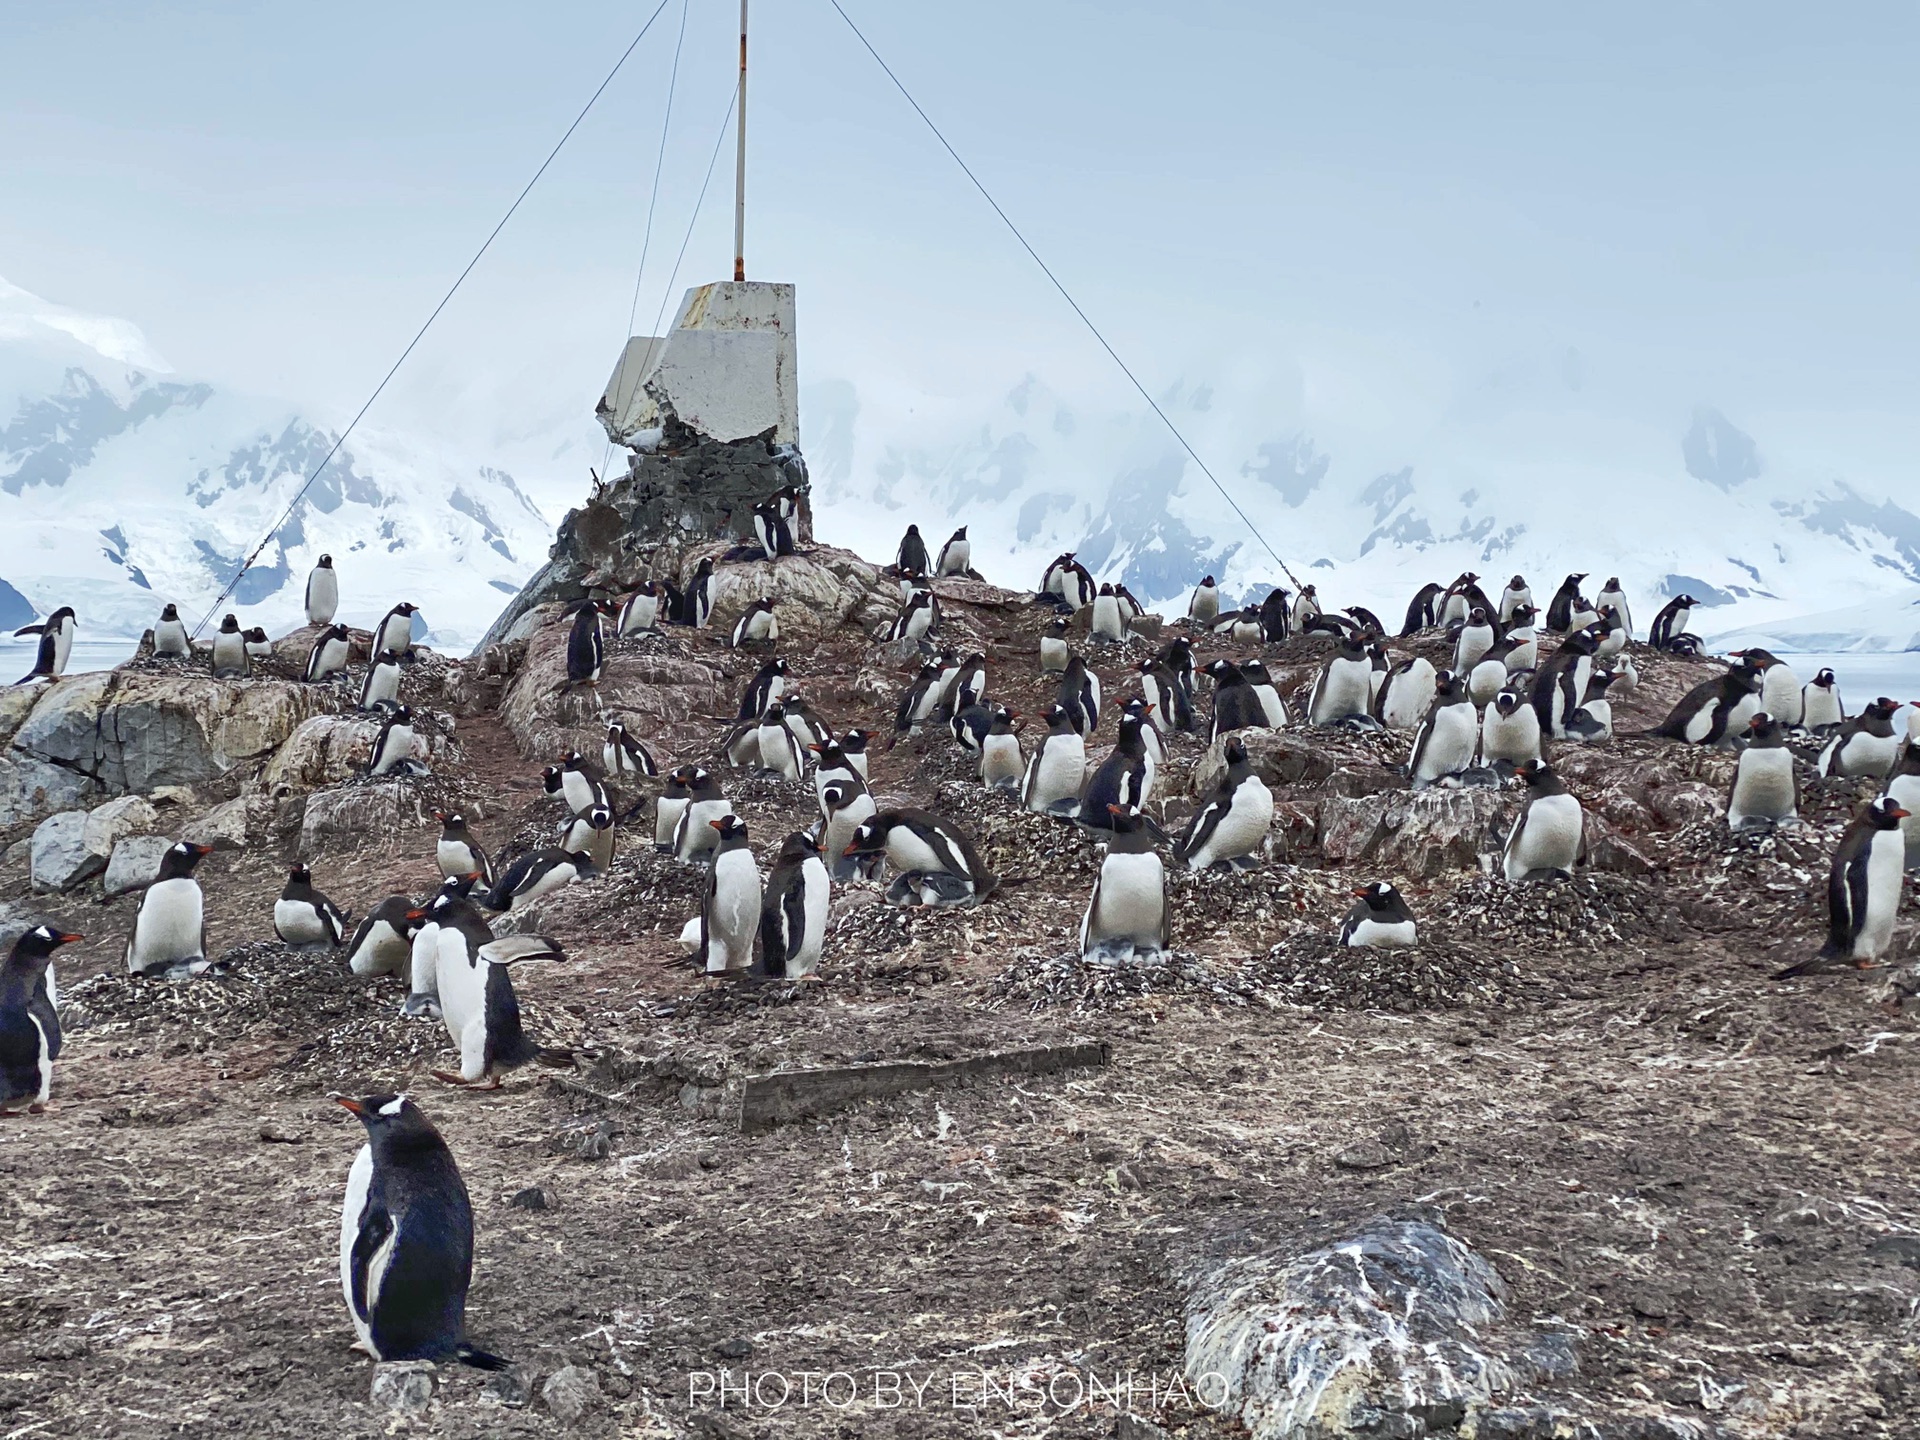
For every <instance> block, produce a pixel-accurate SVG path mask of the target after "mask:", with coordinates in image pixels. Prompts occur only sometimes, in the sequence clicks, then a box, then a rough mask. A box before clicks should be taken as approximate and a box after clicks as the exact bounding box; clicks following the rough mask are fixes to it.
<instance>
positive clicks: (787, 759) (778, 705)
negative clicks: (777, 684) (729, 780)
mask: <svg viewBox="0 0 1920 1440" xmlns="http://www.w3.org/2000/svg"><path fill="white" fill-rule="evenodd" d="M754 743H755V745H756V746H757V747H758V749H759V752H760V768H761V769H762V770H767V771H771V772H772V773H773V774H775V775H778V776H779V777H780V778H781V779H782V780H799V779H801V778H802V777H804V776H805V775H806V773H807V752H806V751H805V750H803V749H801V748H800V742H799V741H798V740H796V739H794V738H793V732H792V731H791V730H789V729H788V728H787V707H786V702H785V701H782V700H776V701H774V702H773V703H772V704H771V705H769V706H767V709H766V713H765V714H763V715H762V716H761V717H760V725H759V729H758V730H757V731H756V732H755V734H754Z"/></svg>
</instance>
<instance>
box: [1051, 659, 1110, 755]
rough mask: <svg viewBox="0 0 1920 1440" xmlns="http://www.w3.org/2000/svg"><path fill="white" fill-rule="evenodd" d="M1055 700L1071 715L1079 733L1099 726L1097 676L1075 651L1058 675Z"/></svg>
mask: <svg viewBox="0 0 1920 1440" xmlns="http://www.w3.org/2000/svg"><path fill="white" fill-rule="evenodd" d="M1054 703H1056V704H1057V705H1059V706H1060V707H1061V708H1062V709H1063V710H1065V711H1066V712H1067V714H1068V715H1070V716H1072V717H1073V727H1074V729H1076V730H1078V731H1079V732H1080V733H1081V734H1082V735H1091V734H1093V732H1094V731H1096V730H1098V729H1099V728H1100V677H1099V676H1098V675H1096V674H1094V672H1093V668H1092V667H1091V666H1089V665H1088V664H1087V662H1086V661H1085V660H1082V659H1081V658H1080V657H1079V656H1078V655H1076V656H1074V657H1073V658H1072V659H1071V660H1069V661H1068V662H1067V668H1066V669H1065V670H1064V671H1063V672H1062V673H1061V675H1060V686H1059V689H1058V690H1057V691H1056V692H1055V694H1054Z"/></svg>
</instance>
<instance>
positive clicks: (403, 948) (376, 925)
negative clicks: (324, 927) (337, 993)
mask: <svg viewBox="0 0 1920 1440" xmlns="http://www.w3.org/2000/svg"><path fill="white" fill-rule="evenodd" d="M416 908H417V907H416V906H415V905H414V903H413V901H412V900H411V899H410V898H408V897H407V896H405V895H389V896H388V897H387V898H386V899H384V900H382V901H381V902H380V903H379V904H378V905H376V906H374V907H373V909H371V910H369V911H368V912H367V917H366V919H364V920H362V921H361V922H360V928H359V929H357V930H355V931H354V932H353V938H352V939H351V940H349V941H348V942H347V969H348V970H349V971H351V972H352V973H353V974H355V975H358V976H361V977H362V978H366V977H369V976H373V975H405V974H406V973H407V959H408V957H409V956H410V955H411V954H412V953H413V932H414V930H415V928H416V924H415V922H414V921H413V920H412V919H410V918H408V917H410V916H411V915H413V914H414V913H415V912H416Z"/></svg>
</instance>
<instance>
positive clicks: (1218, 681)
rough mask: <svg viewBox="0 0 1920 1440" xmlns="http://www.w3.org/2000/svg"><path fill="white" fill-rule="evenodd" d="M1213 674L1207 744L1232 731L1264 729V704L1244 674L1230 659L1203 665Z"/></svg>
mask: <svg viewBox="0 0 1920 1440" xmlns="http://www.w3.org/2000/svg"><path fill="white" fill-rule="evenodd" d="M1206 673H1207V674H1209V675H1211V676H1212V677H1213V723H1212V724H1211V725H1210V726H1209V727H1208V729H1207V743H1208V744H1212V743H1213V742H1214V741H1216V740H1218V739H1219V738H1220V737H1221V736H1222V735H1227V734H1231V733H1232V732H1233V731H1235V730H1249V729H1262V730H1264V729H1265V728H1267V707H1266V706H1265V705H1263V704H1262V703H1261V702H1260V696H1259V693H1258V692H1257V691H1255V690H1254V688H1253V686H1251V685H1249V684H1248V683H1247V677H1246V674H1245V673H1244V672H1243V671H1242V670H1241V669H1240V667H1239V666H1238V665H1236V664H1234V663H1233V661H1231V660H1215V661H1214V662H1213V663H1212V664H1210V665H1208V666H1207V667H1206Z"/></svg>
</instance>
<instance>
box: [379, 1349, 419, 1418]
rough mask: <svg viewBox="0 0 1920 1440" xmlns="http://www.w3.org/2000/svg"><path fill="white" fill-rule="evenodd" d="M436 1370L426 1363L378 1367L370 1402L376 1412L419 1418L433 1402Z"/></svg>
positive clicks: (396, 1363) (400, 1361)
mask: <svg viewBox="0 0 1920 1440" xmlns="http://www.w3.org/2000/svg"><path fill="white" fill-rule="evenodd" d="M433 1371H434V1367H433V1366H432V1365H430V1364H428V1363H426V1362H425V1361H422V1360H395V1361H392V1362H391V1363H388V1364H384V1365H376V1366H375V1367H374V1371H373V1386H372V1389H371V1391H370V1392H369V1394H368V1396H367V1399H368V1403H370V1404H371V1405H372V1406H373V1407H374V1408H375V1409H376V1410H391V1411H394V1412H396V1413H397V1414H401V1415H419V1414H422V1413H424V1412H425V1410H426V1409H427V1407H428V1406H429V1405H431V1404H432V1403H433Z"/></svg>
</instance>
